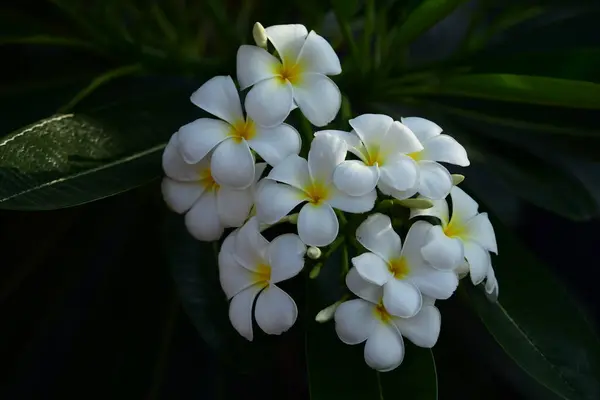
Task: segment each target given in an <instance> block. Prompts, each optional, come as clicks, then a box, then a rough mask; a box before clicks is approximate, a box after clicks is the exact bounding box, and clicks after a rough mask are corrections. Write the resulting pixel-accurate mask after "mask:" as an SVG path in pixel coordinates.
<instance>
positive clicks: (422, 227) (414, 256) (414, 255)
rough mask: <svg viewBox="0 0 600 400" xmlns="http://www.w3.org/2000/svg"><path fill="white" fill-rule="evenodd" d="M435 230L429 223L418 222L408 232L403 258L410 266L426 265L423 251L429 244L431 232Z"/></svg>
mask: <svg viewBox="0 0 600 400" xmlns="http://www.w3.org/2000/svg"><path fill="white" fill-rule="evenodd" d="M432 228H433V225H431V224H430V223H429V222H426V221H417V222H415V223H414V224H412V226H411V227H410V229H409V230H408V233H407V234H406V239H405V242H404V246H403V248H402V257H403V258H405V259H406V262H407V263H408V266H409V267H410V268H412V267H413V266H414V265H426V264H427V263H426V262H425V260H423V255H422V254H421V249H422V248H423V246H424V245H425V244H427V242H428V234H429V231H430V230H431V229H432Z"/></svg>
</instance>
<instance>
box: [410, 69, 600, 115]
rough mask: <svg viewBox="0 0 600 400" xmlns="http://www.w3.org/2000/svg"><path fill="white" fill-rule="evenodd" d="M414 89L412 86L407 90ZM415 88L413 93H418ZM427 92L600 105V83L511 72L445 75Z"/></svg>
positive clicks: (569, 104) (573, 105) (575, 105)
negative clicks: (447, 76) (512, 73)
mask: <svg viewBox="0 0 600 400" xmlns="http://www.w3.org/2000/svg"><path fill="white" fill-rule="evenodd" d="M407 92H408V93H411V90H410V89H409V90H408V91H407ZM419 92H420V91H419V89H416V90H415V92H414V93H419ZM423 92H425V93H437V94H449V95H456V96H467V97H475V98H483V99H494V100H502V101H510V102H518V103H531V104H544V105H552V106H562V107H574V108H590V109H596V108H600V84H595V83H591V82H583V81H575V80H567V79H557V78H546V77H540V76H527V75H511V74H472V75H459V76H455V77H449V78H446V79H444V80H443V81H442V82H441V83H440V84H439V86H431V87H425V88H423Z"/></svg>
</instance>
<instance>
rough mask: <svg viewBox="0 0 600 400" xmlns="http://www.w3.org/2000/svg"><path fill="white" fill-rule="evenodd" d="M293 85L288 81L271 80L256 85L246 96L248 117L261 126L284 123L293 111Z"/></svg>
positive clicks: (245, 103) (245, 102)
mask: <svg viewBox="0 0 600 400" xmlns="http://www.w3.org/2000/svg"><path fill="white" fill-rule="evenodd" d="M292 96H293V95H292V85H291V84H290V83H289V82H288V81H287V80H286V81H285V82H282V81H281V80H280V79H278V78H269V79H265V80H263V81H260V82H258V83H257V84H255V85H254V86H253V87H252V89H250V91H249V92H248V94H247V95H246V100H245V101H244V105H245V106H246V112H247V113H248V116H249V117H250V118H251V119H252V120H253V121H255V122H256V123H257V124H258V125H260V126H265V127H274V126H277V125H280V124H281V123H283V121H284V120H285V119H286V118H287V116H288V115H289V114H290V111H291V110H292V101H293V97H292Z"/></svg>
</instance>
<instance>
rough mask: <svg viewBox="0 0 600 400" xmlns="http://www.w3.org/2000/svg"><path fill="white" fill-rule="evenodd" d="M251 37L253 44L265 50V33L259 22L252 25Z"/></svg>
mask: <svg viewBox="0 0 600 400" xmlns="http://www.w3.org/2000/svg"><path fill="white" fill-rule="evenodd" d="M252 37H253V38H254V43H256V45H257V46H258V47H262V48H263V49H266V48H267V31H266V30H265V28H264V27H263V26H262V24H261V23H260V22H256V23H254V27H253V28H252Z"/></svg>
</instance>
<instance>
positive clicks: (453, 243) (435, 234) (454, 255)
mask: <svg viewBox="0 0 600 400" xmlns="http://www.w3.org/2000/svg"><path fill="white" fill-rule="evenodd" d="M426 240H427V244H425V245H424V246H423V247H422V248H421V255H422V256H423V259H425V261H427V262H428V263H429V264H431V266H433V267H434V268H437V269H441V270H446V271H449V270H454V269H455V268H457V267H458V266H459V265H460V264H462V263H463V262H464V260H465V254H464V251H463V244H462V242H461V240H460V239H457V238H449V237H448V236H446V235H445V234H444V231H443V230H442V227H441V226H439V225H436V226H433V227H432V228H431V229H430V230H429V233H428V234H427V239H426Z"/></svg>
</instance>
